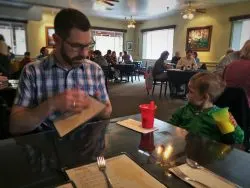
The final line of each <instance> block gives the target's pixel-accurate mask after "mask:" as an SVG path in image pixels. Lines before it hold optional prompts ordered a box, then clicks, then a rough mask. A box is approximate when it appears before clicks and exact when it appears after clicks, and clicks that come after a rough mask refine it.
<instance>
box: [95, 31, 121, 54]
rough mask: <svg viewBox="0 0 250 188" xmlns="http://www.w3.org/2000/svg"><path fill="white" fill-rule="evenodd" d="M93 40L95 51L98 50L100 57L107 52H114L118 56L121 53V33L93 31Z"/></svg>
mask: <svg viewBox="0 0 250 188" xmlns="http://www.w3.org/2000/svg"><path fill="white" fill-rule="evenodd" d="M92 33H93V38H94V40H95V42H96V45H95V48H94V49H95V50H100V51H101V52H102V55H105V54H106V53H107V50H111V51H115V52H116V54H117V55H118V53H119V52H122V51H123V32H116V31H105V30H93V31H92Z"/></svg>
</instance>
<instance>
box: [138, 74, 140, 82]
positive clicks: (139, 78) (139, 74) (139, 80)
mask: <svg viewBox="0 0 250 188" xmlns="http://www.w3.org/2000/svg"><path fill="white" fill-rule="evenodd" d="M138 80H139V81H140V74H139V73H138Z"/></svg>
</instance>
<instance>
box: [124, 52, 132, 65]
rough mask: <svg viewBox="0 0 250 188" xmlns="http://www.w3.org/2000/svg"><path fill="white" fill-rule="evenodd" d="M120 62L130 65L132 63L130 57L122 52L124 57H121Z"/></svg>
mask: <svg viewBox="0 0 250 188" xmlns="http://www.w3.org/2000/svg"><path fill="white" fill-rule="evenodd" d="M122 60H123V62H124V63H132V62H133V59H132V56H131V55H129V54H128V52H127V51H124V55H123V56H122Z"/></svg>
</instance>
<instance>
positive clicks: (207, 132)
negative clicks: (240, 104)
mask: <svg viewBox="0 0 250 188" xmlns="http://www.w3.org/2000/svg"><path fill="white" fill-rule="evenodd" d="M218 109H220V108H219V107H217V106H214V107H212V108H209V109H206V110H203V111H199V110H198V109H197V108H196V107H195V106H193V105H191V104H190V103H188V104H187V105H185V106H184V107H182V108H180V109H178V110H177V111H176V112H175V113H174V114H173V115H172V117H171V119H170V121H169V123H171V124H172V125H175V126H178V127H181V128H184V129H186V130H188V131H189V132H191V133H194V134H198V135H202V136H205V137H208V138H210V139H212V140H216V141H218V142H223V139H222V138H223V137H225V136H227V135H224V134H223V133H222V132H221V131H220V129H219V128H218V126H217V125H216V122H215V120H214V118H213V117H212V115H211V112H213V111H216V110H218ZM229 134H230V137H231V139H232V140H233V142H234V143H235V144H241V143H242V142H243V140H244V132H243V131H242V129H241V128H240V126H238V125H236V126H235V129H234V131H233V132H232V133H229Z"/></svg>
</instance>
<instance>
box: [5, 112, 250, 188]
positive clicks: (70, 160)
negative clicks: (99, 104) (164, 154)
mask: <svg viewBox="0 0 250 188" xmlns="http://www.w3.org/2000/svg"><path fill="white" fill-rule="evenodd" d="M127 118H133V119H138V120H139V119H140V115H134V116H128V117H122V118H116V119H112V120H110V122H109V121H100V122H96V123H90V124H88V125H85V126H83V127H81V128H80V129H78V130H76V131H74V132H72V133H71V134H69V135H68V136H66V137H63V138H59V137H58V135H57V133H56V132H55V131H49V132H43V133H38V134H34V135H26V136H22V137H16V138H13V139H8V140H2V141H0V153H1V155H0V166H1V168H0V186H1V187H8V188H9V187H53V186H56V185H59V184H62V183H64V182H66V181H67V178H66V176H65V174H64V173H62V169H64V168H72V167H76V166H79V165H83V164H88V163H90V162H94V161H96V156H98V155H100V154H104V156H105V157H106V158H109V157H112V156H116V155H120V154H121V152H126V153H127V154H128V155H129V156H131V158H132V159H133V160H135V161H136V162H137V163H138V164H139V165H140V166H142V167H143V168H144V169H145V170H147V171H148V172H149V173H150V174H151V175H153V176H154V177H156V178H157V179H158V180H159V181H161V182H162V183H164V184H165V185H167V186H168V187H174V188H175V187H190V186H189V185H188V184H186V183H184V182H182V181H181V180H180V179H179V178H177V177H175V176H171V177H168V176H166V175H165V174H166V171H167V169H168V167H162V166H160V165H157V164H154V163H152V161H151V160H150V154H151V153H152V152H153V151H152V145H153V146H155V147H156V146H158V145H169V144H170V145H172V146H173V149H174V150H173V154H172V155H171V157H170V159H169V160H171V161H172V162H174V163H176V165H177V164H180V163H183V162H184V160H185V157H186V156H188V157H190V158H191V159H193V160H196V161H197V162H198V163H200V164H201V165H204V166H205V167H206V168H208V169H210V170H212V171H214V172H215V173H217V174H218V175H220V176H223V177H225V178H227V179H229V180H231V181H233V182H235V183H237V184H239V185H241V186H243V187H250V179H249V173H250V169H249V168H247V166H248V165H249V163H250V156H249V154H248V153H245V152H242V151H240V150H237V149H234V148H232V147H231V146H227V145H224V144H219V143H217V142H214V141H211V140H208V139H205V138H202V137H199V136H195V135H192V134H188V133H187V132H186V131H185V130H183V129H180V128H177V127H174V126H171V125H169V124H168V123H165V122H162V121H160V120H157V119H156V120H155V126H156V127H157V128H158V130H157V131H156V132H154V133H152V134H151V135H150V136H149V137H148V138H150V139H151V140H150V144H149V146H150V147H147V144H145V143H144V144H142V141H143V140H144V141H145V135H141V134H139V133H137V132H134V131H132V130H130V129H127V128H124V127H122V126H119V125H117V124H116V122H117V121H120V120H123V119H127ZM146 138H147V136H146ZM152 138H153V139H152Z"/></svg>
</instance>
